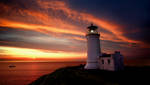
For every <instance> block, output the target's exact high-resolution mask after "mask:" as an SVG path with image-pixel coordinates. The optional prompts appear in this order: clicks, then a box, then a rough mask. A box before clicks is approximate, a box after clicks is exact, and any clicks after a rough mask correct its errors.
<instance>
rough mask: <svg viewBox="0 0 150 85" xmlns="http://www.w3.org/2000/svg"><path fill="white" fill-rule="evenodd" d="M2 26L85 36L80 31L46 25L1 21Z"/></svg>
mask: <svg viewBox="0 0 150 85" xmlns="http://www.w3.org/2000/svg"><path fill="white" fill-rule="evenodd" d="M0 26H2V27H11V28H17V29H27V30H34V31H39V32H44V33H45V32H55V33H68V34H76V35H84V33H83V32H80V31H78V30H65V29H60V28H55V27H51V26H44V25H36V24H25V23H20V22H14V21H9V20H4V19H0Z"/></svg>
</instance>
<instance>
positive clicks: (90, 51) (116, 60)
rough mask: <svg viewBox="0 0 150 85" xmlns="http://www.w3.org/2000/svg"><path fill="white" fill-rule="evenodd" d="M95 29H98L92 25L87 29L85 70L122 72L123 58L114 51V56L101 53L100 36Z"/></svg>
mask: <svg viewBox="0 0 150 85" xmlns="http://www.w3.org/2000/svg"><path fill="white" fill-rule="evenodd" d="M97 28H98V27H97V26H93V24H91V26H89V27H87V29H88V32H87V34H86V38H87V63H86V65H85V69H102V70H110V71H118V70H123V68H124V64H123V56H122V55H121V54H120V52H119V51H115V53H114V54H106V53H101V49H100V39H99V37H100V34H99V33H98V31H97Z"/></svg>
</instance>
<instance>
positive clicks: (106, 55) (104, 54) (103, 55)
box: [100, 53, 111, 57]
mask: <svg viewBox="0 0 150 85" xmlns="http://www.w3.org/2000/svg"><path fill="white" fill-rule="evenodd" d="M100 57H111V54H106V53H103V54H102V55H101V56H100Z"/></svg>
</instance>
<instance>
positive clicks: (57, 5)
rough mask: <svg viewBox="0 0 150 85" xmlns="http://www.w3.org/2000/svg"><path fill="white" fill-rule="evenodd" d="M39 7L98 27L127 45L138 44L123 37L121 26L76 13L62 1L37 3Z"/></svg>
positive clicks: (39, 1)
mask: <svg viewBox="0 0 150 85" xmlns="http://www.w3.org/2000/svg"><path fill="white" fill-rule="evenodd" d="M37 2H38V3H39V5H40V6H41V7H43V8H46V9H49V8H50V9H53V10H55V11H56V10H62V11H63V12H64V13H65V14H66V15H67V16H68V17H69V18H72V19H73V20H79V21H88V22H93V23H95V24H97V25H98V26H100V27H102V28H103V29H105V30H108V31H110V32H112V33H113V34H114V35H116V37H118V38H119V39H120V40H122V41H123V42H129V43H140V41H136V40H131V39H128V38H126V37H125V36H123V31H122V29H121V26H119V25H116V24H113V23H112V22H108V21H105V20H102V19H99V18H97V17H94V16H93V15H91V14H88V13H83V12H78V11H75V10H72V9H70V8H69V6H68V5H67V4H66V3H65V2H63V1H41V0H38V1H37Z"/></svg>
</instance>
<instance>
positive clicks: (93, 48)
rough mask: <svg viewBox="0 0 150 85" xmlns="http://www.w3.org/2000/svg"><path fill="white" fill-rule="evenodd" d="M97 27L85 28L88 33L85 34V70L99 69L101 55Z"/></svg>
mask: <svg viewBox="0 0 150 85" xmlns="http://www.w3.org/2000/svg"><path fill="white" fill-rule="evenodd" d="M97 28H98V27H97V26H93V24H91V26H89V27H87V29H88V32H87V34H86V38H87V63H86V65H85V67H84V68H85V69H99V64H98V60H99V56H100V54H101V50H100V40H99V37H100V34H99V33H98V31H97Z"/></svg>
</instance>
